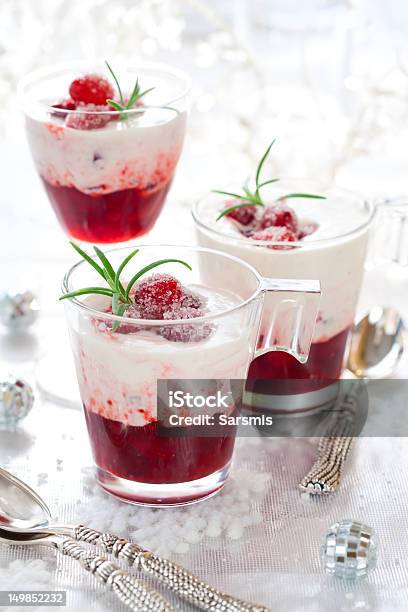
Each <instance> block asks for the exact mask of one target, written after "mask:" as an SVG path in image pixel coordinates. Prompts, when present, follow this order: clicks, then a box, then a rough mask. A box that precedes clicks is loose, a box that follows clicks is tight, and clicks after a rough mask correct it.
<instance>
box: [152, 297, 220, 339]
mask: <svg viewBox="0 0 408 612" xmlns="http://www.w3.org/2000/svg"><path fill="white" fill-rule="evenodd" d="M202 314H203V313H202V311H201V310H200V309H199V308H193V307H191V306H179V307H175V306H173V308H171V309H170V310H168V311H167V312H165V313H164V319H167V320H176V319H195V318H197V317H201V316H202ZM214 329H215V327H214V325H213V324H212V323H191V324H190V323H180V324H179V325H168V326H165V327H160V328H159V330H158V334H159V335H160V336H162V337H163V338H165V339H166V340H168V341H170V342H201V341H202V340H206V339H207V338H208V337H209V336H210V335H211V334H212V333H213V331H214Z"/></svg>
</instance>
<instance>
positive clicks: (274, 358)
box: [247, 328, 350, 393]
mask: <svg viewBox="0 0 408 612" xmlns="http://www.w3.org/2000/svg"><path fill="white" fill-rule="evenodd" d="M349 330H350V328H347V329H344V330H343V331H342V332H340V333H339V334H337V335H336V336H333V337H332V338H330V339H329V340H326V341H324V342H315V343H314V344H312V346H311V348H310V354H309V358H308V360H307V362H306V363H305V364H301V363H299V361H298V360H297V359H295V358H294V357H293V356H292V355H289V354H288V353H284V352H270V353H266V354H265V355H261V356H260V357H257V358H256V359H254V361H253V362H252V363H251V366H250V368H249V373H248V383H247V389H248V390H251V391H254V392H258V393H271V392H273V393H276V392H278V391H277V389H276V386H271V384H270V381H274V380H275V381H285V380H304V381H305V389H304V390H312V389H313V388H319V387H322V386H324V385H325V384H329V383H330V382H332V381H333V380H336V379H338V378H339V377H340V374H341V371H342V367H343V359H344V352H345V349H346V344H347V339H348V334H349ZM268 382H269V384H268ZM296 388H297V387H296ZM299 390H300V389H299ZM284 392H286V390H285V391H284Z"/></svg>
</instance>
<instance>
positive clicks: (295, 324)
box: [255, 278, 321, 363]
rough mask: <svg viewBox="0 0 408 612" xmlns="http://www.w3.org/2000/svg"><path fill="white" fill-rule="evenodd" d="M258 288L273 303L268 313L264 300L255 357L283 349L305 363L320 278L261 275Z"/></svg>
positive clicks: (315, 312)
mask: <svg viewBox="0 0 408 612" xmlns="http://www.w3.org/2000/svg"><path fill="white" fill-rule="evenodd" d="M261 288H262V291H263V292H264V294H265V297H266V298H268V297H271V303H272V306H273V307H272V309H271V312H270V316H269V313H268V311H269V310H270V307H269V305H268V304H266V305H265V301H264V312H263V321H262V324H261V328H260V332H259V335H258V343H257V350H256V352H255V357H259V356H260V355H263V354H264V353H267V352H269V351H285V352H287V353H290V354H291V355H293V356H294V357H296V359H297V360H298V361H300V363H306V361H307V358H308V356H309V351H310V345H311V343H312V339H313V333H314V330H315V325H316V320H317V316H318V312H319V306H320V297H321V290H320V282H319V281H318V280H292V279H276V278H264V279H263V280H262V285H261ZM279 294H283V295H279ZM266 301H268V300H266ZM265 306H266V308H265Z"/></svg>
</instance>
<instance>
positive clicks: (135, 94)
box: [105, 60, 155, 117]
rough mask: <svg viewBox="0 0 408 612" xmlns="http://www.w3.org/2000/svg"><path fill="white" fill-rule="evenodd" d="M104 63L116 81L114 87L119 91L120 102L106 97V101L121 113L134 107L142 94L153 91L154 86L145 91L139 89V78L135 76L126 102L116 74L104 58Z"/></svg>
mask: <svg viewBox="0 0 408 612" xmlns="http://www.w3.org/2000/svg"><path fill="white" fill-rule="evenodd" d="M105 64H106V66H107V68H108V70H109V72H110V73H111V75H112V78H113V80H114V81H115V83H116V87H117V88H118V93H119V100H120V102H116V101H115V100H111V99H108V100H106V103H107V104H109V105H110V106H112V107H113V108H115V109H116V110H117V111H120V112H122V113H123V111H127V110H129V109H131V108H134V106H135V104H136V102H138V101H139V100H140V99H141V98H142V97H143V96H145V95H146V94H147V93H149V91H153V89H155V88H154V87H150V88H149V89H145V91H141V87H140V84H139V78H137V79H136V83H135V85H134V87H133V91H132V93H131V94H130V97H129V99H128V101H127V102H126V100H125V98H124V97H123V92H122V89H121V87H120V85H119V80H118V78H117V76H116V74H115V73H114V72H113V70H112V68H111V66H110V64H109V63H108V62H107V61H106V60H105ZM123 116H126V115H125V114H124V115H122V117H123Z"/></svg>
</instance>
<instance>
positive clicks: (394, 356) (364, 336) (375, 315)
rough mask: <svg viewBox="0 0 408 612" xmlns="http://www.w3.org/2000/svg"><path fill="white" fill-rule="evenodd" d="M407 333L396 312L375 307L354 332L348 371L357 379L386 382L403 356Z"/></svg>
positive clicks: (356, 326)
mask: <svg viewBox="0 0 408 612" xmlns="http://www.w3.org/2000/svg"><path fill="white" fill-rule="evenodd" d="M405 342H406V329H405V325H404V322H403V320H402V318H401V315H400V314H399V313H398V312H397V311H396V310H395V309H394V308H385V307H382V306H374V307H373V308H372V309H371V310H370V312H369V313H368V314H366V315H365V316H364V317H363V318H362V319H361V320H360V321H358V322H357V323H356V324H355V325H354V327H353V329H352V332H351V341H350V352H349V356H348V361H347V368H348V369H349V370H350V372H352V373H353V374H354V375H355V376H357V378H369V379H378V378H385V377H386V376H389V375H390V374H392V372H394V371H395V369H396V367H397V365H398V363H399V362H400V359H401V357H402V355H403V352H404V347H405Z"/></svg>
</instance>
